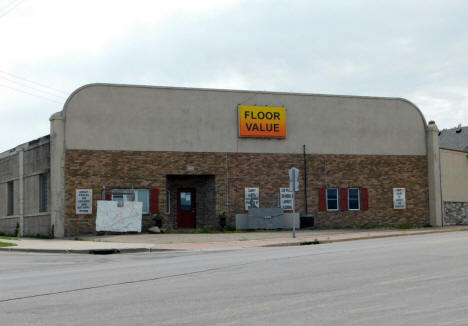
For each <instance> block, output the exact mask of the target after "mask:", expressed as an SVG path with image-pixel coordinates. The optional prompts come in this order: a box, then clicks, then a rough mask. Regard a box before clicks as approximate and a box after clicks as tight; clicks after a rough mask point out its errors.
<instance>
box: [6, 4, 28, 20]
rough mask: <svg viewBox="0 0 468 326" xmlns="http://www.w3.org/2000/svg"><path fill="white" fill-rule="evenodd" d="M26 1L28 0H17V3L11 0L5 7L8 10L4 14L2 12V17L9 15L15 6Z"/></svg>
mask: <svg viewBox="0 0 468 326" xmlns="http://www.w3.org/2000/svg"><path fill="white" fill-rule="evenodd" d="M24 1H26V0H18V1H16V3H15V1H13V2H10V4H9V5H7V6H6V7H5V8H4V9H5V10H6V11H4V12H3V14H0V18H2V17H5V16H6V15H8V14H9V13H10V12H12V11H13V10H15V8H16V7H18V6H19V5H20V4H21V3H22V2H24Z"/></svg>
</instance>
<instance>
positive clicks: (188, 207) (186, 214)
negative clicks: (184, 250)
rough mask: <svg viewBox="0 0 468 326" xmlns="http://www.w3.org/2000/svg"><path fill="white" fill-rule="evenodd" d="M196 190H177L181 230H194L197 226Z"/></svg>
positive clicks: (179, 226) (178, 216) (178, 223)
mask: <svg viewBox="0 0 468 326" xmlns="http://www.w3.org/2000/svg"><path fill="white" fill-rule="evenodd" d="M196 203H197V200H196V190H195V188H178V189H177V227H178V228H180V229H194V228H195V227H196V225H197V220H196V215H197V213H196V212H197V209H196Z"/></svg>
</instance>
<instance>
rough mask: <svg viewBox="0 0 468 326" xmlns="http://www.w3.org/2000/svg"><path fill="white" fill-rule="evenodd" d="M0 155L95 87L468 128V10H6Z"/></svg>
mask: <svg viewBox="0 0 468 326" xmlns="http://www.w3.org/2000/svg"><path fill="white" fill-rule="evenodd" d="M0 41H1V42H0V114H1V115H0V152H2V151H5V150H8V149H10V148H12V147H14V146H16V145H18V144H20V143H23V142H26V141H29V140H32V139H35V138H38V137H40V136H43V135H46V134H48V133H49V117H50V115H52V114H53V113H54V112H57V111H60V110H62V107H63V104H64V102H65V100H66V98H67V97H68V95H69V94H70V93H71V92H72V91H73V90H75V89H76V88H78V87H80V86H82V85H84V84H87V83H94V82H108V83H124V84H144V85H159V86H185V87H210V88H229V89H247V90H270V91H292V92H306V93H322V94H344V95H369V96H391V97H404V98H406V99H408V100H410V101H412V102H413V103H415V104H416V105H417V106H418V107H419V108H420V109H421V110H422V112H423V113H424V115H425V117H426V119H427V120H428V121H429V120H435V121H436V123H437V124H438V126H439V128H440V129H443V128H451V127H455V126H457V125H458V124H459V123H461V124H463V125H467V124H468V1H466V0H464V1H450V0H440V1H430V0H423V1H417V0H406V1H396V0H392V1H378V0H372V1H370V0H369V1H366V0H343V1H333V0H331V1H330V0H327V1H326V0H321V1H300V0H284V1H275V0H268V1H267V0H264V1H260V0H227V1H222V0H207V1H203V0H191V1H189V0H185V1H182V0H181V1H177V0H167V1H158V0H152V1H144V0H132V1H129V0H125V1H119V0H109V1H108V0H93V1H91V0H89V1H88V0H79V1H78V0H76V1H74V0H66V1H64V0H0Z"/></svg>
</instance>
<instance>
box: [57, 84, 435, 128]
mask: <svg viewBox="0 0 468 326" xmlns="http://www.w3.org/2000/svg"><path fill="white" fill-rule="evenodd" d="M94 86H109V87H132V88H150V89H174V90H192V91H210V92H232V93H251V94H276V95H297V96H317V97H337V98H356V99H378V100H393V101H402V102H406V103H407V104H409V106H410V107H412V108H413V109H415V110H416V111H417V112H418V114H419V116H420V117H421V120H422V122H423V126H424V130H425V131H426V130H427V121H426V118H425V117H424V114H423V113H422V111H421V110H420V109H419V107H418V106H416V104H414V103H413V102H411V101H410V100H407V99H405V98H402V97H385V96H381V97H380V96H362V95H332V94H320V93H299V92H274V91H251V90H241V89H222V88H196V87H175V86H151V85H131V84H112V83H90V84H85V85H83V86H81V87H79V88H77V89H76V90H74V91H73V92H72V93H71V94H70V96H69V97H68V98H67V100H66V101H65V104H64V105H63V110H62V112H63V113H64V114H65V117H66V112H67V107H68V103H69V102H70V101H71V100H72V98H73V97H75V96H76V95H77V94H78V93H80V92H81V91H82V90H84V89H86V88H90V87H94Z"/></svg>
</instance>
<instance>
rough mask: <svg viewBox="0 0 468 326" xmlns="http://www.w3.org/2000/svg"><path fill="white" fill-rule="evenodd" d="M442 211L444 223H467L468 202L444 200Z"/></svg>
mask: <svg viewBox="0 0 468 326" xmlns="http://www.w3.org/2000/svg"><path fill="white" fill-rule="evenodd" d="M444 211H445V212H444V213H445V214H444V224H445V225H462V224H468V202H457V201H445V202H444Z"/></svg>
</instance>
